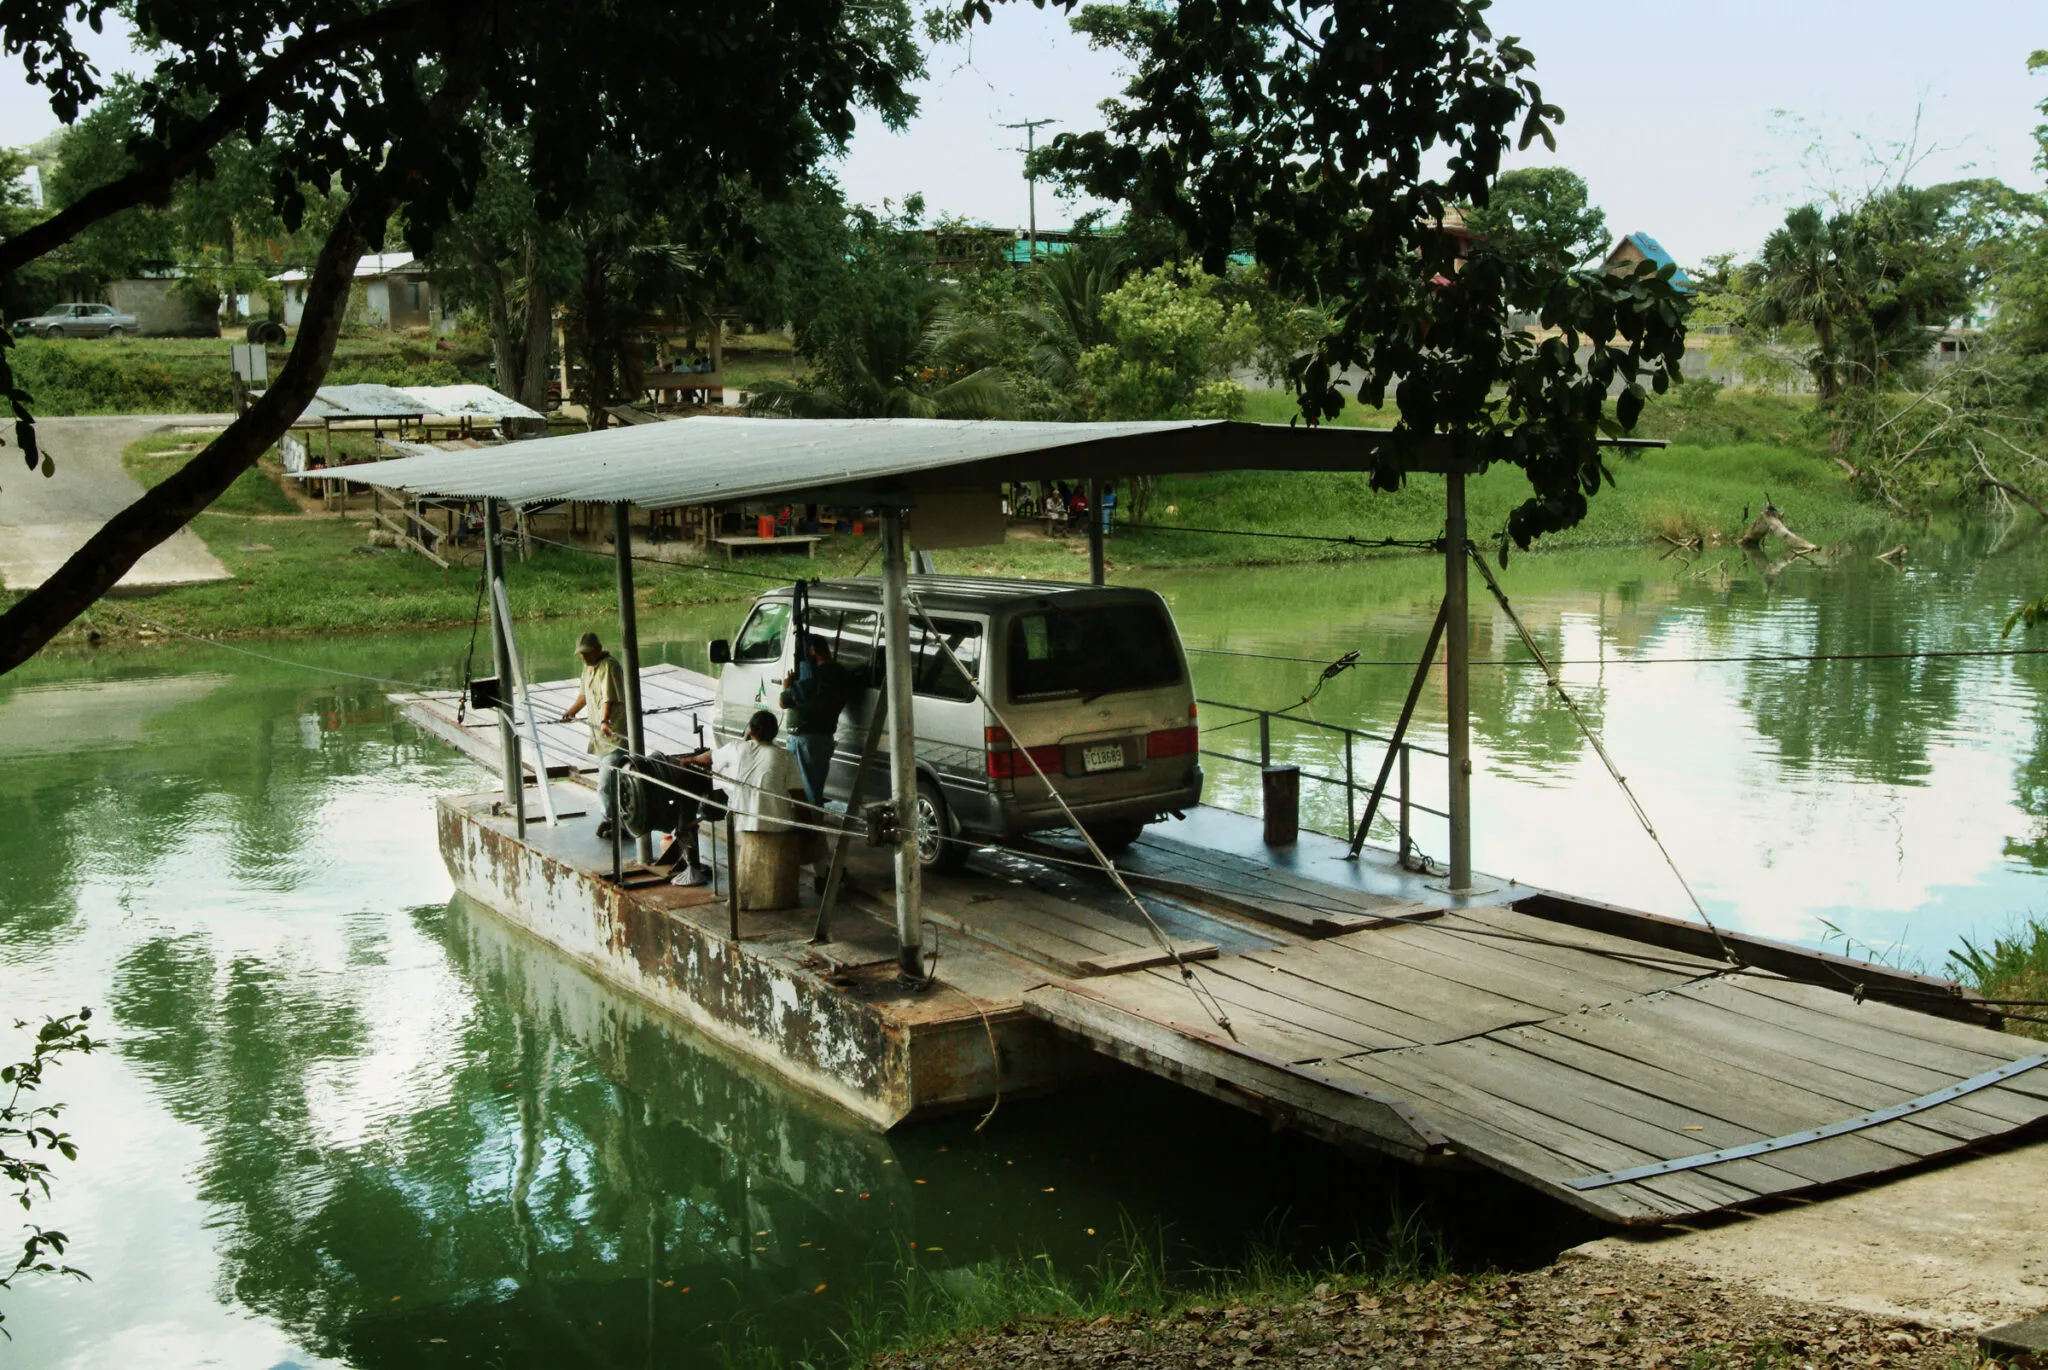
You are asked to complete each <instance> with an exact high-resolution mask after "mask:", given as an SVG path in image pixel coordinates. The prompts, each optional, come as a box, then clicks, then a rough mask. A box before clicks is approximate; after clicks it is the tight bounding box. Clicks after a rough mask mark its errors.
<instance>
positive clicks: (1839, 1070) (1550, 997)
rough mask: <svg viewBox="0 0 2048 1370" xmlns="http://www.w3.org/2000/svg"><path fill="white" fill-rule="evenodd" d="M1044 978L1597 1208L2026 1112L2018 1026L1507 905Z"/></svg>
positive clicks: (1087, 1013)
mask: <svg viewBox="0 0 2048 1370" xmlns="http://www.w3.org/2000/svg"><path fill="white" fill-rule="evenodd" d="M1378 912H1379V914H1380V916H1381V918H1382V920H1383V921H1382V922H1381V923H1380V924H1379V925H1378V926H1377V927H1375V928H1373V929H1370V930H1365V931H1359V932H1350V933H1344V934H1340V935H1338V936H1334V937H1328V938H1324V939H1322V940H1320V941H1314V942H1305V943H1300V944H1296V945H1289V946H1283V947H1278V948H1275V949H1272V950H1267V951H1253V952H1246V953H1242V954H1238V955H1232V956H1222V957H1218V958H1216V959H1214V960H1211V961H1208V962H1204V963H1200V964H1198V965H1196V966H1195V974H1196V976H1197V977H1198V978H1199V981H1200V983H1201V985H1202V986H1203V987H1204V988H1205V989H1206V990H1207V991H1208V993H1209V994H1211V995H1213V996H1214V998H1215V1000H1216V1002H1217V1003H1218V1004H1219V1005H1220V1006H1221V1008H1222V1010H1223V1012H1224V1014H1225V1016H1226V1017H1227V1018H1228V1020H1229V1025H1230V1026H1229V1031H1227V1032H1226V1031H1225V1030H1224V1029H1223V1028H1221V1027H1219V1025H1218V1024H1217V1023H1215V1022H1214V1021H1213V1020H1212V1019H1211V1018H1210V1017H1209V1015H1208V1014H1207V1013H1206V1012H1205V1010H1204V1008H1203V1007H1202V1005H1201V1003H1200V1002H1199V1001H1198V1000H1197V998H1196V996H1195V995H1194V994H1192V993H1191V992H1190V991H1189V989H1188V988H1187V987H1186V986H1184V985H1183V984H1181V983H1180V980H1179V977H1178V976H1177V975H1176V974H1175V973H1174V972H1173V971H1172V970H1171V969H1170V968H1169V969H1150V970H1145V971H1139V972H1136V973H1132V974H1125V975H1115V976H1106V977H1097V978H1091V979H1088V980H1085V981H1079V982H1075V983H1069V984H1054V985H1046V986H1042V987H1040V988H1037V989H1034V990H1032V991H1030V992H1029V993H1027V994H1026V995H1025V1006H1026V1008H1027V1010H1028V1011H1030V1012H1033V1013H1036V1014H1038V1015H1039V1016H1041V1017H1043V1018H1045V1019H1046V1020H1048V1021H1049V1022H1051V1023H1053V1024H1054V1025H1055V1026H1057V1027H1059V1028H1061V1029H1063V1030H1065V1031H1067V1032H1069V1033H1072V1034H1075V1035H1078V1036H1080V1037H1082V1038H1084V1039H1085V1040H1087V1041H1089V1042H1090V1043H1092V1044H1094V1045H1095V1046H1096V1048H1097V1049H1098V1050H1101V1051H1103V1052H1105V1053H1106V1054H1109V1055H1112V1056H1115V1057H1117V1058H1118V1059H1121V1060H1124V1061H1127V1062H1130V1063H1131V1064H1134V1065H1137V1066H1140V1067H1142V1068H1144V1069H1147V1070H1150V1071H1152V1072H1153V1073H1155V1074H1159V1075H1162V1076H1165V1077H1166V1078H1169V1079H1173V1080H1175V1081H1178V1082H1180V1083H1182V1084H1186V1085H1189V1086H1191V1087H1193V1088H1196V1089H1199V1090H1202V1091H1203V1092H1206V1093H1209V1094H1212V1095H1215V1096H1217V1097H1220V1098H1225V1099H1229V1100H1231V1101H1232V1102H1235V1103H1239V1104H1243V1105H1246V1106H1249V1107H1252V1108H1254V1109H1256V1110H1257V1111H1260V1112H1264V1113H1268V1114H1270V1115H1272V1116H1273V1117H1275V1118H1276V1120H1280V1121H1284V1122H1287V1123H1288V1124H1290V1125H1293V1126H1297V1127H1300V1128H1302V1129H1303V1130H1305V1131H1308V1132H1310V1133H1312V1134H1313V1135H1316V1136H1320V1137H1323V1138H1325V1139H1327V1140H1330V1141H1333V1142H1336V1143H1338V1144H1340V1145H1351V1146H1364V1147H1368V1148H1372V1149H1374V1150H1379V1151H1384V1152H1389V1153H1391V1154H1394V1155H1396V1156H1400V1157H1403V1158H1406V1159H1410V1160H1415V1161H1421V1162H1431V1161H1443V1160H1450V1159H1453V1158H1457V1159H1462V1160H1464V1161H1469V1162H1472V1163H1476V1164H1479V1165H1483V1166H1486V1167H1488V1168H1490V1169H1493V1170H1497V1171H1500V1172H1501V1173H1503V1174H1505V1175H1508V1176H1511V1177H1513V1178H1515V1179H1517V1180H1520V1181H1522V1182H1524V1183H1527V1184H1529V1185H1531V1186H1533V1187H1535V1188H1537V1189H1540V1190H1542V1191H1544V1192H1545V1193H1548V1194H1550V1195H1553V1196H1554V1197H1556V1198H1559V1199H1562V1200H1564V1201H1565V1202H1567V1203H1570V1204H1573V1205H1575V1206H1577V1207H1579V1208H1582V1209H1585V1210H1587V1211H1589V1212H1592V1213H1594V1214H1597V1215H1599V1216H1600V1217H1602V1218H1605V1219H1608V1220H1610V1221H1614V1222H1621V1223H1657V1222H1667V1221H1671V1220H1673V1219H1677V1218H1683V1217H1688V1216H1692V1215H1695V1214H1700V1213H1704V1212H1708V1211H1711V1210H1714V1209H1720V1208H1727V1207H1730V1206H1735V1205H1741V1204H1744V1203H1748V1202H1750V1201H1753V1200H1756V1199H1759V1198H1762V1197H1764V1196H1768V1195H1776V1194H1785V1193H1790V1192H1792V1191H1795V1190H1800V1189H1805V1188H1810V1187H1812V1186H1814V1185H1820V1184H1827V1183H1832V1182H1835V1181H1840V1180H1847V1179H1853V1178H1857V1177H1862V1176H1870V1175H1875V1174H1880V1173H1882V1172H1885V1171H1888V1170H1894V1169H1898V1168H1900V1167H1902V1166H1907V1165H1911V1164H1913V1163H1915V1162H1917V1161H1920V1160H1923V1159H1926V1158H1928V1157H1932V1156H1937V1155H1940V1154H1942V1153H1944V1152H1948V1151H1953V1150H1955V1149H1957V1148H1960V1147H1965V1146H1968V1145H1970V1144H1971V1143H1973V1142H1978V1141H1983V1140H1985V1139H1988V1138H1991V1137H1995V1136H1998V1135H2000V1134H2003V1133H2006V1132H2010V1131H2013V1130H2014V1129H2016V1128H2020V1127H2024V1126H2027V1125H2029V1124H2034V1123H2037V1122H2040V1121H2041V1120H2042V1119H2044V1118H2048V1070H2037V1069H2035V1067H2038V1066H2041V1065H2044V1064H2048V1054H2039V1053H2038V1052H2037V1048H2038V1044H2035V1043H2030V1042H2027V1041H2025V1040H2023V1039H2021V1038H2018V1037H2013V1036H2009V1035H2006V1034H2003V1033H1999V1032H1995V1031H1992V1030H1990V1029H1988V1028H1982V1027H1975V1026H1971V1025H1969V1024H1965V1023H1958V1022H1954V1021H1950V1020H1947V1019H1943V1018H1938V1017H1934V1016H1931V1015H1927V1014H1922V1013H1917V1012H1913V1011H1911V1010H1908V1009H1904V1008H1900V1007H1896V1006H1894V1005H1889V1004H1883V1003H1878V1002H1875V1001H1870V1000H1866V1001H1864V1002H1861V1003H1859V1002H1857V1001H1856V1000H1855V999H1854V998H1853V997H1852V996H1851V995H1850V994H1848V993H1843V992H1837V991H1835V990H1832V989H1827V988H1822V987H1819V986H1816V985H1811V984H1802V983H1799V982H1797V981H1794V980H1790V979H1786V978H1783V977H1780V976H1778V975H1774V974H1770V973H1766V972H1760V971H1754V970H1734V969H1731V968H1729V966H1728V965H1727V964H1726V963H1725V962H1719V961H1710V960H1707V959H1705V958H1702V957H1698V956H1694V955H1690V954H1687V953H1684V952H1677V951H1670V950H1666V949H1662V948H1658V947H1656V946H1652V945H1649V944H1646V943H1644V942H1640V941H1635V940H1632V939H1628V938H1623V937H1618V936H1613V935H1610V934H1607V933H1603V932H1598V931H1591V930H1587V929H1582V928H1576V927H1570V926H1565V925H1562V924H1559V923H1556V922H1553V921H1551V920H1549V919H1544V918H1538V917H1534V916H1532V915H1529V914H1525V913H1518V912H1516V911H1514V910H1512V909H1505V908H1478V909H1462V910H1440V909H1424V908H1414V909H1412V910H1410V911H1409V912H1410V914H1411V915H1412V916H1413V917H1414V919H1415V920H1416V921H1397V920H1399V919H1400V918H1401V917H1402V915H1401V913H1400V911H1398V910H1393V909H1386V910H1379V911H1378Z"/></svg>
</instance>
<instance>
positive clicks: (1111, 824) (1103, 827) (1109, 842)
mask: <svg viewBox="0 0 2048 1370" xmlns="http://www.w3.org/2000/svg"><path fill="white" fill-rule="evenodd" d="M1082 826H1084V827H1086V828H1087V829H1088V835H1089V836H1090V837H1092V838H1094V839H1095V845H1096V846H1098V847H1100V848H1102V849H1103V850H1104V851H1106V852H1110V853H1116V852H1120V851H1122V850H1123V849H1124V848H1126V847H1128V846H1130V845H1131V843H1133V842H1135V841H1137V840H1138V835H1139V834H1140V833H1142V832H1144V831H1145V820H1144V819H1142V818H1117V819H1111V820H1109V821H1107V822H1103V823H1087V824H1083V825H1082Z"/></svg>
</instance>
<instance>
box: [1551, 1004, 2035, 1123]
mask: <svg viewBox="0 0 2048 1370" xmlns="http://www.w3.org/2000/svg"><path fill="white" fill-rule="evenodd" d="M1633 1007H1635V1006H1631V1008H1633ZM1540 1031H1542V1032H1544V1033H1547V1034H1550V1035H1554V1036H1557V1037H1562V1038H1566V1039H1569V1040H1576V1041H1583V1042H1585V1043H1587V1044H1588V1045H1589V1046H1592V1047H1595V1048H1597V1049H1599V1050H1601V1051H1605V1052H1607V1053H1608V1054H1609V1055H1610V1056H1613V1057H1615V1058H1617V1059H1620V1060H1635V1061H1638V1062H1640V1063H1641V1064H1643V1065H1645V1066H1649V1067H1652V1068H1655V1069H1658V1070H1663V1071H1668V1072H1669V1073H1671V1074H1673V1075H1676V1076H1680V1077H1682V1078H1685V1079H1690V1080H1693V1081H1695V1082H1696V1088H1697V1090H1698V1091H1699V1092H1700V1093H1701V1094H1703V1095H1707V1096H1709V1097H1719V1096H1722V1095H1727V1096H1730V1097H1735V1098H1739V1099H1742V1100H1743V1101H1745V1102H1747V1103H1749V1104H1751V1105H1753V1106H1755V1107H1756V1108H1757V1109H1758V1110H1759V1111H1763V1112H1767V1113H1768V1114H1770V1115H1773V1116H1776V1117H1778V1118H1780V1119H1781V1120H1782V1122H1781V1123H1780V1125H1779V1126H1778V1127H1777V1130H1776V1132H1775V1133H1773V1134H1771V1135H1775V1136H1784V1135H1787V1134H1789V1133H1791V1132H1794V1131H1796V1130H1798V1128H1799V1127H1801V1126H1810V1125H1811V1124H1810V1123H1809V1122H1808V1121H1807V1120H1808V1118H1809V1116H1810V1110H1811V1108H1812V1107H1814V1106H1815V1105H1816V1104H1818V1105H1819V1106H1821V1107H1826V1108H1831V1109H1832V1110H1833V1113H1834V1116H1835V1117H1838V1118H1846V1117H1850V1116H1852V1115H1854V1114H1857V1113H1864V1112H1868V1111H1869V1110H1870V1109H1872V1108H1881V1107H1883V1106H1885V1105H1886V1104H1889V1103H1895V1102H1897V1101H1898V1100H1899V1099H1901V1098H1913V1097H1916V1096H1915V1095H1913V1094H1911V1093H1903V1094H1902V1093H1900V1092H1898V1091H1896V1090H1893V1091H1884V1090H1882V1089H1881V1088H1880V1087H1876V1086H1872V1085H1871V1084H1870V1083H1869V1082H1868V1081H1864V1080H1861V1079H1855V1080H1850V1079H1848V1077H1845V1076H1843V1075H1841V1074H1840V1073H1839V1072H1836V1071H1831V1070H1827V1069H1825V1068H1823V1067H1819V1066H1815V1065H1814V1064H1813V1063H1812V1062H1811V1061H1809V1060H1806V1059H1804V1058H1797V1057H1791V1056H1787V1055H1784V1054H1783V1053H1782V1052H1780V1051H1778V1050H1776V1049H1765V1048H1762V1047H1754V1046H1752V1047H1747V1048H1746V1049H1745V1048H1736V1047H1732V1046H1731V1045H1730V1044H1729V1042H1728V1040H1727V1039H1726V1037H1725V1036H1719V1035H1716V1034H1715V1033H1714V1032H1712V1031H1699V1030H1695V1031H1692V1032H1689V1033H1687V1034H1685V1035H1683V1036H1681V1035H1679V1034H1677V1033H1674V1032H1671V1031H1660V1030H1657V1028H1656V1024H1655V1023H1646V1022H1644V1021H1642V1020H1633V1021H1632V1020H1631V1019H1630V1017H1629V1016H1627V1015H1625V1014H1616V1015H1612V1016H1608V1015H1602V1016H1599V1017H1595V1016H1593V1015H1581V1016H1579V1017H1576V1018H1571V1019H1560V1020H1558V1021H1557V1022H1554V1023H1547V1024H1545V1025H1544V1026H1543V1028H1542V1029H1540ZM1922 1092H1924V1091H1922ZM1982 1122H1983V1123H1989V1124H1991V1125H1992V1126H2010V1125H2011V1124H2007V1123H2001V1122H1999V1120H1996V1119H1991V1118H1984V1119H1982ZM1759 1125H1760V1126H1761V1124H1759ZM1901 1126H1903V1127H1904V1128H1906V1129H1908V1132H1909V1133H1910V1132H1926V1133H1928V1134H1929V1136H1928V1137H1926V1138H1924V1139H1920V1142H1919V1144H1916V1145H1911V1146H1905V1147H1902V1148H1901V1149H1904V1150H1909V1151H1912V1152H1913V1153H1914V1154H1916V1155H1924V1154H1926V1153H1927V1152H1928V1151H1929V1150H1932V1149H1937V1148H1938V1147H1939V1145H1940V1144H1941V1142H1942V1141H1953V1140H1958V1139H1966V1138H1969V1137H1973V1136H1976V1135H1979V1133H1978V1130H1977V1126H1976V1125H1966V1126H1964V1127H1962V1128H1959V1129H1954V1130H1951V1129H1944V1128H1941V1127H1930V1126H1928V1125H1927V1124H1926V1123H1925V1122H1918V1123H1906V1124H1902V1125H1901Z"/></svg>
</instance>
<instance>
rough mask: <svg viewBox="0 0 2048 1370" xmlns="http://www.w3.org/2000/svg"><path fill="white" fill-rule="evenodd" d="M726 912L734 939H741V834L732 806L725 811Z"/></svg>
mask: <svg viewBox="0 0 2048 1370" xmlns="http://www.w3.org/2000/svg"><path fill="white" fill-rule="evenodd" d="M713 845H714V846H716V845H717V844H716V843H713ZM725 913H726V918H727V920H728V922H729V924H730V926H731V929H732V940H733V941H735V942H737V941H739V940H740V835H739V832H738V830H737V825H735V824H734V822H733V817H732V809H731V807H730V806H728V807H727V808H726V811H725Z"/></svg>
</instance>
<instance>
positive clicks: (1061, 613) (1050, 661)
mask: <svg viewBox="0 0 2048 1370" xmlns="http://www.w3.org/2000/svg"><path fill="white" fill-rule="evenodd" d="M1180 678H1181V670H1180V653H1179V651H1178V650H1176V648H1175V646H1174V640H1173V625H1172V624H1171V623H1169V622H1168V621H1167V618H1166V615H1165V614H1164V613H1163V612H1162V611H1161V610H1160V609H1159V608H1157V607H1156V606H1154V605H1149V604H1098V605H1091V606H1089V607H1087V608H1075V609H1047V610H1045V611H1044V612H1042V613H1035V614H1022V615H1019V616H1018V617H1016V618H1014V619H1012V620H1010V698H1011V699H1013V700H1028V699H1052V698H1056V697H1058V696H1062V695H1080V696H1082V697H1083V698H1086V699H1093V698H1095V697H1096V696H1098V695H1107V694H1117V693H1120V692H1122V691H1126V690H1156V689H1159V688H1160V687H1162V686H1166V685H1177V684H1179V683H1180Z"/></svg>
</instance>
